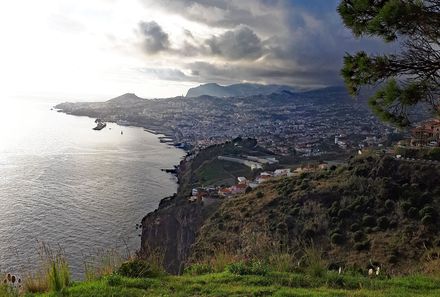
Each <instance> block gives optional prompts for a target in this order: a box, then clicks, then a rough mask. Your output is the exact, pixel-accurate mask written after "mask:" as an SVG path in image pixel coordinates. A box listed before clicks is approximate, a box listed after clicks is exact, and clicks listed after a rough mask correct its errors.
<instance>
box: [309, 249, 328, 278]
mask: <svg viewBox="0 0 440 297" xmlns="http://www.w3.org/2000/svg"><path fill="white" fill-rule="evenodd" d="M304 260H305V261H304V262H305V265H306V267H305V272H306V273H307V274H308V275H310V276H312V277H323V276H324V275H325V274H326V272H327V263H326V261H325V259H324V258H323V255H322V251H321V250H319V249H318V248H316V247H315V245H314V244H313V243H312V244H311V245H310V246H308V247H305V248H304Z"/></svg>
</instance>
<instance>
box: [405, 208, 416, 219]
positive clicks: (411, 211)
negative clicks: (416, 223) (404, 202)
mask: <svg viewBox="0 0 440 297" xmlns="http://www.w3.org/2000/svg"><path fill="white" fill-rule="evenodd" d="M417 214H418V211H417V208H415V207H410V209H408V212H407V215H408V217H410V218H412V219H414V218H416V217H417Z"/></svg>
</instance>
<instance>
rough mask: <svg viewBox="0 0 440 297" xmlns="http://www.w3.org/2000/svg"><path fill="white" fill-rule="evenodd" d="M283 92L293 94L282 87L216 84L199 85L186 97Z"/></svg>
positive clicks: (289, 89)
mask: <svg viewBox="0 0 440 297" xmlns="http://www.w3.org/2000/svg"><path fill="white" fill-rule="evenodd" d="M283 91H287V92H291V93H295V92H297V91H298V90H296V89H295V88H293V87H289V86H283V85H261V84H247V83H245V84H235V85H229V86H221V85H219V84H216V83H209V84H204V85H200V86H198V87H195V88H191V89H189V90H188V93H187V94H186V97H200V96H203V95H209V96H213V97H245V96H254V95H269V94H273V93H281V92H283Z"/></svg>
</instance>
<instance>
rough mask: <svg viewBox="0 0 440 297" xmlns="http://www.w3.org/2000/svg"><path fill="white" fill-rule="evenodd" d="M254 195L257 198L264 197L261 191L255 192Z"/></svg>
mask: <svg viewBox="0 0 440 297" xmlns="http://www.w3.org/2000/svg"><path fill="white" fill-rule="evenodd" d="M256 197H257V198H263V197H264V193H263V192H261V191H258V192H257V194H256Z"/></svg>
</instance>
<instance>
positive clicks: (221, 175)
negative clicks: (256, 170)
mask: <svg viewBox="0 0 440 297" xmlns="http://www.w3.org/2000/svg"><path fill="white" fill-rule="evenodd" d="M195 173H196V176H197V177H198V178H199V180H200V182H201V183H202V184H203V185H218V186H220V185H222V184H225V185H233V184H235V182H236V178H237V177H239V176H251V175H252V170H251V169H250V168H249V167H247V166H245V165H242V164H237V163H233V162H228V161H221V160H218V159H214V160H210V161H206V162H205V163H204V164H203V165H202V166H200V168H198V169H197V170H196V172H195Z"/></svg>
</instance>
